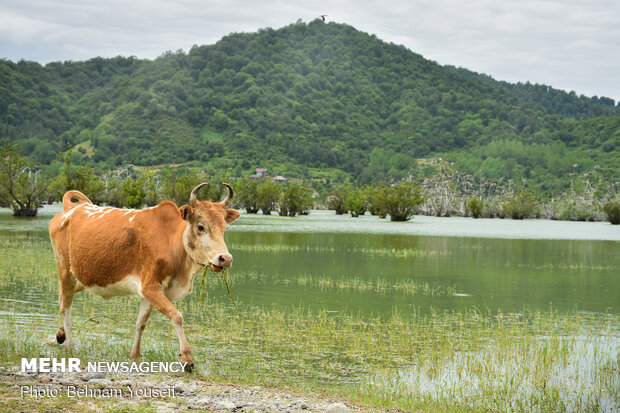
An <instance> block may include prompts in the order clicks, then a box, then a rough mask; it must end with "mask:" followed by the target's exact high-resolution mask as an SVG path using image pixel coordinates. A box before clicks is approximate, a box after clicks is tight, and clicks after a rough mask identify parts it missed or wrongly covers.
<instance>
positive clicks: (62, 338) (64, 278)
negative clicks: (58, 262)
mask: <svg viewBox="0 0 620 413" xmlns="http://www.w3.org/2000/svg"><path fill="white" fill-rule="evenodd" d="M59 274H60V278H59V290H60V291H59V299H58V304H59V307H60V315H61V316H62V326H61V327H60V329H59V330H58V332H57V333H56V341H57V342H58V344H62V343H64V344H65V350H66V351H69V350H70V349H71V346H72V345H73V340H72V339H71V304H73V295H74V294H75V286H76V280H75V278H74V277H73V276H72V275H71V274H70V272H69V271H64V269H60V268H59Z"/></svg>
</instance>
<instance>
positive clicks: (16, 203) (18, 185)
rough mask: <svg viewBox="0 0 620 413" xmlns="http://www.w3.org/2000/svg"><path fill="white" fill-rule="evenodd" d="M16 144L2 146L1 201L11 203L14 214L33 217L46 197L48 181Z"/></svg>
mask: <svg viewBox="0 0 620 413" xmlns="http://www.w3.org/2000/svg"><path fill="white" fill-rule="evenodd" d="M40 175H41V174H40V171H39V169H37V168H36V167H35V165H34V163H32V162H27V161H26V159H25V158H24V157H23V156H21V155H20V153H19V151H18V149H17V147H16V146H14V145H11V144H7V145H4V146H2V147H0V203H1V204H5V205H10V207H11V208H12V209H13V216H16V217H33V216H36V215H37V211H38V208H39V206H40V205H41V203H42V202H43V199H44V194H45V191H46V189H47V181H46V180H45V179H44V178H43V177H42V176H40Z"/></svg>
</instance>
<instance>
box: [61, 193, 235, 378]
mask: <svg viewBox="0 0 620 413" xmlns="http://www.w3.org/2000/svg"><path fill="white" fill-rule="evenodd" d="M203 185H206V183H202V184H200V185H198V186H197V187H196V188H194V190H193V191H192V192H191V194H190V198H189V205H184V206H182V207H181V208H178V207H177V206H176V205H175V204H174V203H173V202H170V201H164V202H162V203H161V204H159V205H157V206H156V207H152V208H147V209H144V210H141V211H136V210H131V209H119V208H112V207H99V206H96V205H93V204H92V203H91V202H90V200H89V199H88V198H87V197H86V196H85V195H84V194H82V193H81V192H78V191H69V192H67V193H66V194H65V195H64V197H63V201H62V202H63V209H64V212H63V213H62V214H57V215H56V216H54V218H52V220H51V222H50V225H49V231H50V238H51V240H52V247H53V249H54V255H55V257H56V264H57V266H58V276H59V290H60V291H59V304H60V313H61V315H62V318H63V322H62V324H63V325H62V327H60V330H58V333H56V339H57V341H58V343H61V344H62V343H63V342H64V343H65V348H66V350H67V351H68V350H69V349H70V348H71V344H72V341H71V321H70V314H71V304H72V302H73V295H74V294H75V293H76V292H78V291H81V290H83V289H87V290H89V291H91V292H92V293H94V294H97V295H100V296H102V297H104V298H110V297H114V296H119V295H128V294H137V295H139V296H140V297H141V302H140V311H139V313H138V321H137V323H136V335H135V339H134V343H133V346H132V349H131V359H132V360H136V359H137V358H139V357H140V340H141V337H142V332H143V331H144V328H145V326H146V321H147V320H148V318H149V315H150V314H151V310H152V309H153V307H155V308H156V309H157V310H159V311H161V312H162V313H163V314H164V315H165V316H166V317H168V318H169V319H170V321H171V322H172V324H173V326H174V329H175V331H176V333H177V335H178V337H179V344H180V347H181V362H182V363H188V364H187V366H188V367H189V369H190V370H191V368H192V367H193V358H192V352H191V349H190V348H189V344H188V343H187V340H186V339H185V334H184V333H183V315H182V314H181V313H180V312H179V310H177V309H176V307H175V306H174V305H173V304H172V301H175V300H178V299H180V298H183V297H184V296H186V295H187V294H189V293H190V292H191V291H192V284H193V281H194V277H195V276H196V274H197V273H198V272H199V271H200V269H201V268H202V267H204V266H205V265H209V266H211V268H212V269H214V270H216V271H222V270H223V269H224V268H229V267H230V266H231V264H232V260H233V258H232V255H230V253H229V252H228V249H227V248H226V244H225V243H224V231H225V229H226V224H229V223H231V222H233V221H234V220H235V219H237V218H239V215H240V214H239V212H237V211H235V210H233V209H226V206H227V205H228V203H229V202H230V201H231V199H232V197H233V190H232V188H231V186H230V185H228V184H223V185H225V186H226V187H228V196H227V197H226V199H225V200H224V201H222V202H209V201H198V200H197V193H198V190H199V189H200V188H201V187H202V186H203ZM74 199H76V200H77V202H73V200H74Z"/></svg>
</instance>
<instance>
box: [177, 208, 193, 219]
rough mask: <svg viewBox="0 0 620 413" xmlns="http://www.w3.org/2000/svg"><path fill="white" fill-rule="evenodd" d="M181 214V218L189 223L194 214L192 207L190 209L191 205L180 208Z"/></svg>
mask: <svg viewBox="0 0 620 413" xmlns="http://www.w3.org/2000/svg"><path fill="white" fill-rule="evenodd" d="M179 212H181V218H183V219H184V220H185V221H187V220H188V219H189V217H190V215H191V214H192V207H190V206H189V205H183V206H182V207H181V208H179Z"/></svg>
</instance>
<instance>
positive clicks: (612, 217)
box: [603, 201, 620, 225]
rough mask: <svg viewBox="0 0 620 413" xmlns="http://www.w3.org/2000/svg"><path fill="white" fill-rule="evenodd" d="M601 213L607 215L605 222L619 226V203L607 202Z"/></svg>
mask: <svg viewBox="0 0 620 413" xmlns="http://www.w3.org/2000/svg"><path fill="white" fill-rule="evenodd" d="M603 211H605V213H606V214H607V220H608V221H609V222H611V223H612V224H613V225H618V224H620V202H618V201H608V202H607V203H606V204H605V205H604V206H603Z"/></svg>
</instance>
